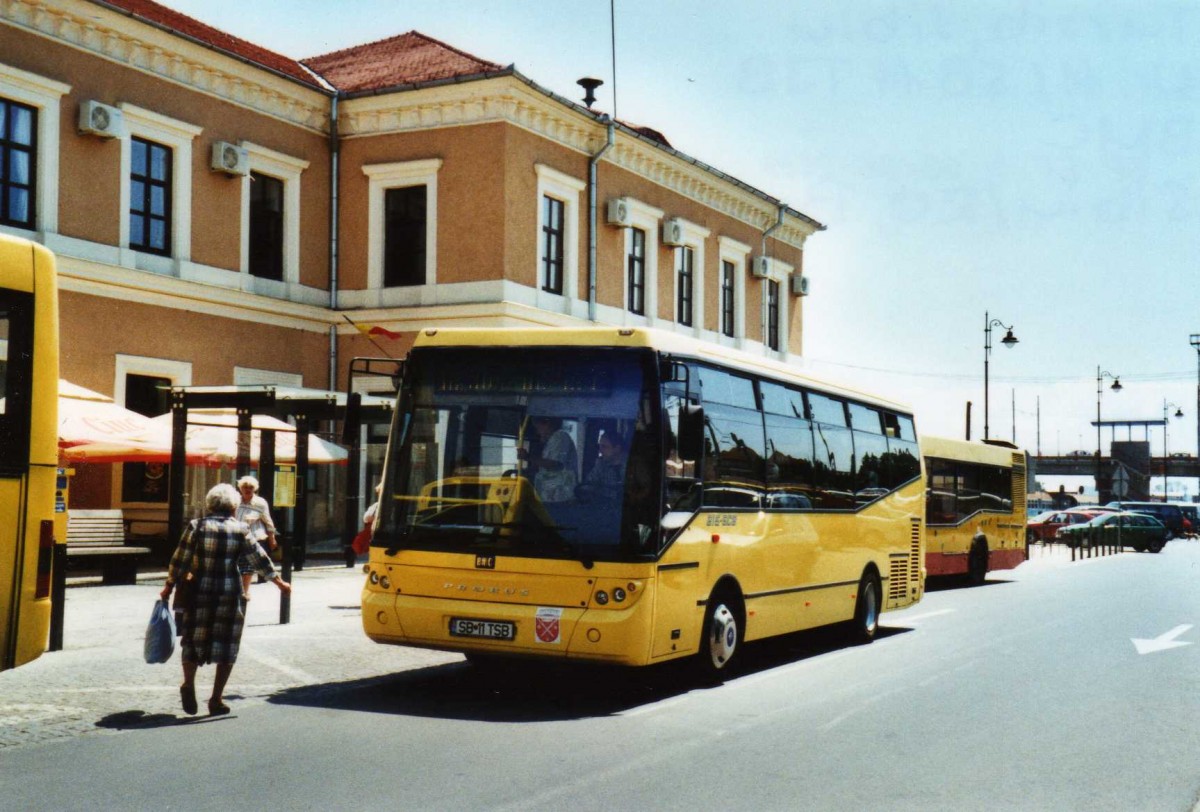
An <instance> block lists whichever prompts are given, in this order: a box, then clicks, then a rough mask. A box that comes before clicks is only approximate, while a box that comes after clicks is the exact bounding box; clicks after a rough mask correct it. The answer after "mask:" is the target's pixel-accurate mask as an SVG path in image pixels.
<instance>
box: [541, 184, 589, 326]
mask: <svg viewBox="0 0 1200 812" xmlns="http://www.w3.org/2000/svg"><path fill="white" fill-rule="evenodd" d="M533 168H534V171H535V172H536V173H537V231H536V232H535V234H536V239H537V251H535V252H534V253H535V254H537V270H536V272H535V273H534V287H535V288H536V289H537V306H538V307H539V308H541V309H543V310H555V311H560V312H563V313H570V312H571V303H572V302H573V301H574V300H575V299H578V298H579V213H580V211H581V210H582V207H581V205H580V196H581V195H582V194H583V192H584V190H585V189H586V188H587V182H586V181H582V180H579V179H578V178H574V177H572V176H570V175H567V174H565V173H563V172H559V171H558V170H557V169H553V168H551V167H549V166H546V165H545V164H540V163H539V164H534V167H533ZM546 197H552V198H554V199H555V200H558V201H560V202H561V203H562V204H563V292H562V293H561V294H557V293H551V292H549V291H546V290H542V259H543V257H542V250H543V247H544V246H543V241H542V228H543V227H544V226H545V225H546V212H545V206H544V205H543V198H546Z"/></svg>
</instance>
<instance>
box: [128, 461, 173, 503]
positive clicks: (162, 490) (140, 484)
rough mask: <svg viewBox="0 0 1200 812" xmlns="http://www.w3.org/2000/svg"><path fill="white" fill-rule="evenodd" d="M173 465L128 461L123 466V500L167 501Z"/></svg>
mask: <svg viewBox="0 0 1200 812" xmlns="http://www.w3.org/2000/svg"><path fill="white" fill-rule="evenodd" d="M170 471H171V466H170V465H168V464H166V463H163V462H127V463H125V464H124V466H123V467H122V477H121V501H122V502H163V503H165V502H166V501H167V483H168V482H170V479H171V477H170Z"/></svg>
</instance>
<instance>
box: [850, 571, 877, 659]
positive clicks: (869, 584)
mask: <svg viewBox="0 0 1200 812" xmlns="http://www.w3.org/2000/svg"><path fill="white" fill-rule="evenodd" d="M879 604H880V595H879V579H878V578H876V577H875V575H874V573H871V572H865V573H863V577H862V580H861V581H859V583H858V598H857V600H855V602H854V620H853V621H852V624H853V625H852V628H851V634H852V636H853V637H854V640H855V642H858V643H870V642H871V641H872V640H874V639H875V633H876V632H878V631H879Z"/></svg>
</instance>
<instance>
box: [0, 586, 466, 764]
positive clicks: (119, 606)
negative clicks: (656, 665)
mask: <svg viewBox="0 0 1200 812" xmlns="http://www.w3.org/2000/svg"><path fill="white" fill-rule="evenodd" d="M164 579H165V574H164V573H158V574H145V575H142V576H140V577H139V580H138V583H137V584H136V585H132V586H99V585H98V580H99V579H89V578H82V579H72V581H71V584H72V585H71V586H70V588H68V589H67V602H66V613H65V620H64V624H63V627H64V632H63V650H62V651H56V652H47V653H45V654H43V655H42V656H41V657H39V658H38V659H36V660H34V661H33V662H32V663H29V664H28V665H24V666H21V667H20V668H17V669H13V670H10V671H4V672H0V750H3V749H5V748H7V747H16V746H24V745H29V744H34V743H39V742H46V741H53V740H56V739H62V738H73V737H75V736H79V735H81V734H84V733H93V734H94V733H108V734H111V733H114V732H116V730H117V729H119V727H120V726H121V724H120V722H121V720H123V719H124V720H135V719H137V718H141V717H142V715H145V716H154V715H162V714H167V715H171V716H181V715H182V714H183V712H182V710H181V709H180V707H179V683H180V682H181V680H182V677H181V674H180V665H179V651H178V648H176V651H175V654H174V655H172V657H171V660H170V662H168V663H165V664H163V665H147V664H146V663H145V661H144V660H143V659H142V643H143V640H144V636H145V631H146V623H147V621H148V620H149V619H150V610H151V609H152V608H153V606H154V601H155V600H156V599H157V598H158V593H159V591H160V590H161V589H162V586H163V582H164ZM92 583H96V584H97V585H91V584H92ZM362 583H363V574H362V568H361V567H354V568H347V567H345V566H344V565H341V566H329V567H322V566H315V567H314V566H309V567H306V568H305V569H304V570H302V571H301V572H297V573H294V574H293V577H292V586H293V590H292V607H291V622H290V623H289V624H287V625H284V626H281V625H279V598H280V594H279V590H278V589H276V588H275V586H274V585H273V584H269V583H267V584H255V585H253V586H252V587H251V600H250V608H249V610H248V613H247V617H246V628H245V631H244V632H243V634H242V645H241V649H240V652H239V655H238V661H237V665H236V666H234V669H233V675H232V677H231V678H230V680H229V686H228V688H227V689H226V693H225V696H226V700H227V701H228V702H229V703H230V704H231V705H232V707H233V709H234V712H237V710H238V708H239V707H242V708H244V707H246V706H247V705H249V704H250V703H262V702H265V701H266V700H267V699H268V698H269V697H271V696H272V695H273V694H276V693H278V692H280V691H283V690H287V689H294V688H298V687H304V686H313V685H321V684H327V683H338V682H345V681H349V680H360V679H368V678H371V677H377V676H384V675H387V674H392V673H395V672H397V671H404V670H408V669H413V668H421V667H424V666H428V665H435V664H439V663H446V662H454V661H456V660H459V659H461V657H459V655H455V654H446V653H443V652H433V651H422V650H419V649H411V648H402V647H399V646H382V645H379V644H377V643H373V642H371V641H370V640H368V639H367V637H366V635H364V634H363V631H362V622H361V618H360V593H361V590H362ZM212 677H213V668H212V667H211V666H205V667H202V668H201V669H200V672H199V676H198V677H197V691H196V693H197V695H198V696H199V697H201V703H200V704H201V706H203V704H204V698H206V697H207V696H208V691H209V688H210V686H211V685H212ZM125 726H129V725H128V724H126V725H125Z"/></svg>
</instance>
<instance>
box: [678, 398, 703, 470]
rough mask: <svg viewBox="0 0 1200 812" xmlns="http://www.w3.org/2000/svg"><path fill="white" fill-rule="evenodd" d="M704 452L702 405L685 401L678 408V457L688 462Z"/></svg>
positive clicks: (696, 458) (693, 460)
mask: <svg viewBox="0 0 1200 812" xmlns="http://www.w3.org/2000/svg"><path fill="white" fill-rule="evenodd" d="M703 452H704V407H703V406H701V405H699V404H696V403H685V404H683V408H681V409H680V410H679V457H680V459H684V460H687V461H689V462H695V461H696V460H698V459H700V457H701V455H702V454H703Z"/></svg>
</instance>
